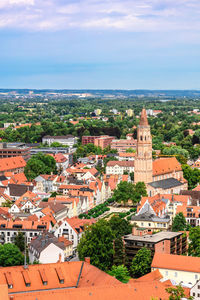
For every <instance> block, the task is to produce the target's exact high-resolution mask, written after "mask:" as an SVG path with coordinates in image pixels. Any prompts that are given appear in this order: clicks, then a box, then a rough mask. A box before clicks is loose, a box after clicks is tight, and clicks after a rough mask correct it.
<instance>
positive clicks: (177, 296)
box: [166, 285, 193, 300]
mask: <svg viewBox="0 0 200 300" xmlns="http://www.w3.org/2000/svg"><path fill="white" fill-rule="evenodd" d="M166 291H167V293H169V300H181V299H183V298H184V299H186V298H187V297H186V295H185V292H184V289H183V287H182V286H181V285H178V286H176V287H169V288H167V289H166ZM187 299H193V297H189V298H187Z"/></svg>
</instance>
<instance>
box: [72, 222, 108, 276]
mask: <svg viewBox="0 0 200 300" xmlns="http://www.w3.org/2000/svg"><path fill="white" fill-rule="evenodd" d="M113 238H114V235H113V233H112V230H111V228H110V226H109V225H108V223H107V222H106V221H105V220H100V221H98V222H97V223H96V224H93V225H92V226H90V227H89V228H88V229H87V230H86V231H85V232H84V234H83V236H82V237H81V240H80V243H79V245H78V248H77V249H78V256H79V258H80V259H81V260H84V258H85V257H90V259H91V264H92V265H94V266H96V267H97V268H99V269H101V270H103V271H107V270H109V269H110V268H111V266H112V260H113V253H114V250H113Z"/></svg>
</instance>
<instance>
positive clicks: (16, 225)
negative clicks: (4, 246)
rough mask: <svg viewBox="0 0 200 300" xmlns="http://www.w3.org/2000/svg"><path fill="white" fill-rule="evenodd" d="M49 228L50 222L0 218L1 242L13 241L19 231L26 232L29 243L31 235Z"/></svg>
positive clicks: (34, 235) (33, 235)
mask: <svg viewBox="0 0 200 300" xmlns="http://www.w3.org/2000/svg"><path fill="white" fill-rule="evenodd" d="M44 230H45V231H49V230H51V224H50V222H47V221H21V220H20V221H18V220H15V221H12V220H0V237H1V240H2V241H3V243H13V242H14V240H15V237H16V235H17V234H18V232H19V231H21V232H23V233H25V234H26V239H27V243H28V244H29V243H30V242H31V240H32V239H33V237H36V236H37V235H38V234H39V233H41V232H42V231H44Z"/></svg>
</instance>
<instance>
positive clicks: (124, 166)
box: [106, 160, 134, 175]
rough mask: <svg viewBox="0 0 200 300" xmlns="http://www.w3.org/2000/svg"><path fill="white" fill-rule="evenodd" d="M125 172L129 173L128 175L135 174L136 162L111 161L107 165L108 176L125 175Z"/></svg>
mask: <svg viewBox="0 0 200 300" xmlns="http://www.w3.org/2000/svg"><path fill="white" fill-rule="evenodd" d="M125 172H127V173H128V174H130V173H131V172H134V161H115V160H113V161H112V160H111V161H109V162H108V163H107V166H106V174H108V175H109V174H111V175H112V174H113V175H114V174H115V175H123V174H124V173H125Z"/></svg>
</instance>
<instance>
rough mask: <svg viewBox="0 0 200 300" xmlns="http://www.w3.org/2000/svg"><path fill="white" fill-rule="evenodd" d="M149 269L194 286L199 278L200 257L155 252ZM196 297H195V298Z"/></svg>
mask: <svg viewBox="0 0 200 300" xmlns="http://www.w3.org/2000/svg"><path fill="white" fill-rule="evenodd" d="M151 270H152V271H155V270H159V272H160V273H161V274H162V275H163V276H164V277H165V278H167V279H170V280H174V281H175V282H176V284H179V283H181V284H184V285H188V286H189V287H192V286H194V285H195V284H196V283H197V281H199V280H200V257H193V256H183V255H171V254H167V253H158V252H157V253H155V255H154V257H153V261H152V264H151ZM195 299H196V298H195Z"/></svg>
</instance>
